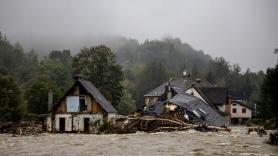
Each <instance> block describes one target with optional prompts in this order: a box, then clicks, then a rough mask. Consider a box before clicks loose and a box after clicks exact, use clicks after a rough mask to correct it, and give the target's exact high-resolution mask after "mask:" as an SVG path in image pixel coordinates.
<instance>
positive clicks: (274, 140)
mask: <svg viewBox="0 0 278 156" xmlns="http://www.w3.org/2000/svg"><path fill="white" fill-rule="evenodd" d="M267 143H268V144H270V145H278V131H276V132H274V133H270V135H269V139H268V141H267Z"/></svg>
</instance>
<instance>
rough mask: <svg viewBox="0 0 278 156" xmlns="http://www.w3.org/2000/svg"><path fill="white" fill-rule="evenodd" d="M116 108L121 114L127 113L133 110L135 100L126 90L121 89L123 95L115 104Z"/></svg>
mask: <svg viewBox="0 0 278 156" xmlns="http://www.w3.org/2000/svg"><path fill="white" fill-rule="evenodd" d="M117 110H118V112H119V114H122V115H128V114H130V113H132V112H133V111H135V101H134V99H133V98H132V96H131V94H130V93H129V92H128V91H127V90H124V91H123V96H122V97H121V99H120V102H119V104H118V105H117Z"/></svg>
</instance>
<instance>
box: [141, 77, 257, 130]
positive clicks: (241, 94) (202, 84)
mask: <svg viewBox="0 0 278 156" xmlns="http://www.w3.org/2000/svg"><path fill="white" fill-rule="evenodd" d="M168 87H170V88H168ZM170 92H171V93H170ZM249 96H250V94H249V92H247V91H240V90H229V89H228V88H226V87H215V86H212V85H211V84H210V83H209V82H207V81H205V80H201V79H193V78H190V77H183V78H177V79H171V80H170V81H169V82H165V83H163V84H161V85H160V86H158V87H157V88H155V89H154V90H152V91H151V92H149V93H147V94H146V95H145V96H144V98H145V106H146V107H147V111H148V112H150V113H151V114H156V115H159V114H163V113H165V109H164V107H167V108H171V109H173V108H175V109H176V108H177V107H176V106H178V107H180V108H181V107H182V108H186V111H187V113H188V114H187V115H191V119H190V120H191V121H193V122H194V123H200V122H201V123H208V124H212V123H213V124H214V125H217V126H219V125H220V126H221V124H222V125H223V124H224V125H229V124H242V123H245V122H246V121H247V120H249V119H251V117H252V110H253V108H252V107H250V106H249V105H248V104H247V99H248V97H249ZM169 103H171V104H170V105H169ZM172 104H175V105H176V106H173V105H172ZM204 109H206V111H204ZM193 110H194V111H193ZM204 112H205V113H204ZM212 114H214V115H213V116H215V117H217V118H219V121H220V122H219V121H217V120H218V119H216V118H214V119H213V118H210V117H209V116H211V115H212ZM215 114H217V115H215ZM202 115H203V116H206V119H204V118H203V117H202ZM223 118H224V119H225V121H224V120H222V119H223ZM196 119H197V120H196Z"/></svg>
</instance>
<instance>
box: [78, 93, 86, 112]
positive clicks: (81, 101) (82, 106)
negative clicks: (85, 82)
mask: <svg viewBox="0 0 278 156" xmlns="http://www.w3.org/2000/svg"><path fill="white" fill-rule="evenodd" d="M79 107H80V112H84V111H86V110H87V106H86V103H85V96H80V99H79Z"/></svg>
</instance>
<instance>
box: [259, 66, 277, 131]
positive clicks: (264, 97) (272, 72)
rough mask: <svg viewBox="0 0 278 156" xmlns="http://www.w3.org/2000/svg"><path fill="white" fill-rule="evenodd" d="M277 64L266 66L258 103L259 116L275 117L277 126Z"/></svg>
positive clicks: (265, 117) (264, 117)
mask: <svg viewBox="0 0 278 156" xmlns="http://www.w3.org/2000/svg"><path fill="white" fill-rule="evenodd" d="M277 80H278V64H276V66H275V67H274V68H268V69H267V72H266V75H265V78H264V80H263V83H262V86H261V98H260V99H261V100H260V102H259V103H258V104H259V105H258V111H259V112H258V113H259V117H261V118H263V119H271V118H275V119H276V127H277V126H278V121H277V120H278V90H277V87H278V81H277Z"/></svg>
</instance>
